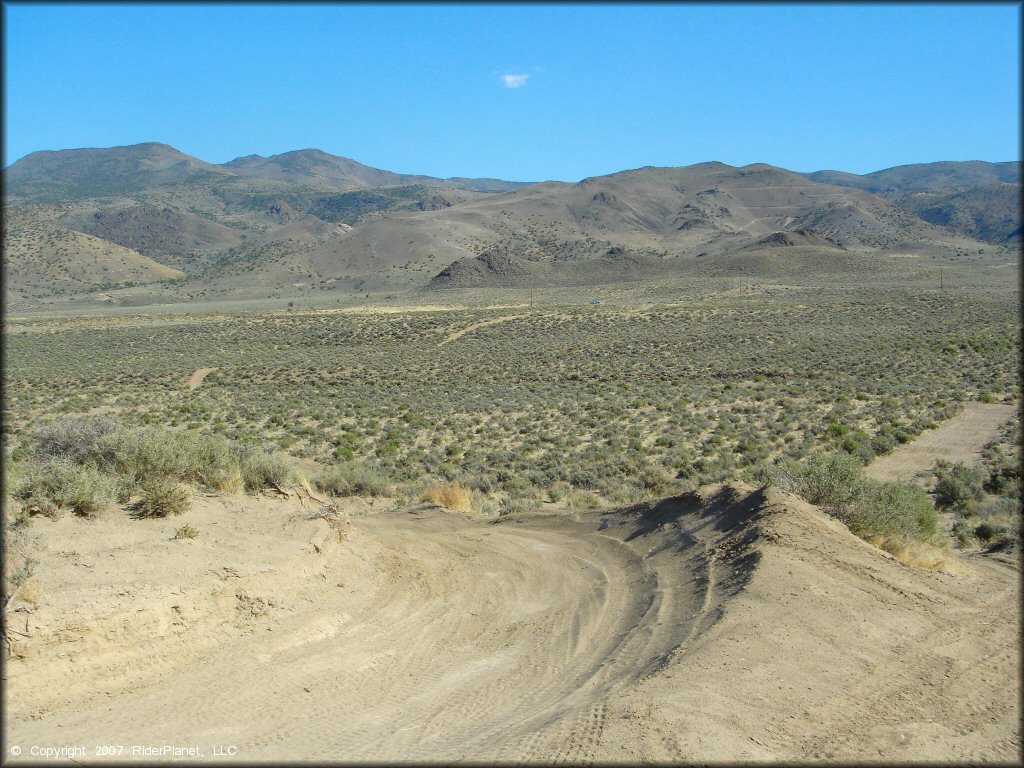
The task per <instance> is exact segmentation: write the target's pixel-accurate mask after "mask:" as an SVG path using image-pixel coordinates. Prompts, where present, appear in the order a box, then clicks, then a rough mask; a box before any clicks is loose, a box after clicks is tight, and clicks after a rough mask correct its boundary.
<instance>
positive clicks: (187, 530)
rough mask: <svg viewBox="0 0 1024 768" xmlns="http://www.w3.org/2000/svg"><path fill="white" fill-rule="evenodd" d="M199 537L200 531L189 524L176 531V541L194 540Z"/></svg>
mask: <svg viewBox="0 0 1024 768" xmlns="http://www.w3.org/2000/svg"><path fill="white" fill-rule="evenodd" d="M198 535H199V531H198V530H197V529H196V528H193V527H192V526H191V525H189V524H188V523H185V524H184V525H183V526H181V527H180V528H175V529H174V538H176V539H194V538H195V537H196V536H198Z"/></svg>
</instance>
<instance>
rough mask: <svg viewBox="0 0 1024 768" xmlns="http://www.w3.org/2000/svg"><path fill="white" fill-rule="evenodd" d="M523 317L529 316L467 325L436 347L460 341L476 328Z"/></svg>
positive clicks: (507, 316) (513, 316)
mask: <svg viewBox="0 0 1024 768" xmlns="http://www.w3.org/2000/svg"><path fill="white" fill-rule="evenodd" d="M523 317H529V315H506V316H504V317H496V318H494V319H493V320H481V321H480V322H478V323H473V324H472V325H467V326H466V327H465V328H462V329H461V330H458V331H455V332H454V333H450V334H448V335H447V336H445V337H444V338H443V339H441V341H439V342H438V343H437V346H438V347H443V346H444V345H445V344H451V343H452V342H453V341H455V340H457V339H461V338H462V337H463V336H465V335H466V334H467V333H472V332H473V331H475V330H477V329H478V328H485V327H486V326H488V325H498V324H499V323H507V322H508V321H509V320H519V319H520V318H523Z"/></svg>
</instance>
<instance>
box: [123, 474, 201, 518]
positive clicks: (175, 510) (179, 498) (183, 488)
mask: <svg viewBox="0 0 1024 768" xmlns="http://www.w3.org/2000/svg"><path fill="white" fill-rule="evenodd" d="M191 508H192V489H191V488H189V486H188V485H186V484H185V483H182V482H179V481H177V480H175V479H173V478H169V477H163V478H155V479H152V480H147V481H146V482H145V483H143V486H142V499H141V500H140V501H139V503H138V505H137V507H136V514H137V515H138V516H139V517H171V516H172V515H181V514H184V513H185V512H188V511H189V510H190V509H191Z"/></svg>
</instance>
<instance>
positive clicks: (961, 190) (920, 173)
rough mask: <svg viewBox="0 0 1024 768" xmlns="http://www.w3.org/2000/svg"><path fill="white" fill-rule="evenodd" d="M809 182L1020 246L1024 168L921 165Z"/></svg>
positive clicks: (821, 175) (819, 174)
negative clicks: (872, 197) (870, 195)
mask: <svg viewBox="0 0 1024 768" xmlns="http://www.w3.org/2000/svg"><path fill="white" fill-rule="evenodd" d="M804 176H806V177H807V178H808V179H811V180H812V181H817V182H821V183H825V184H832V185H835V186H840V187H852V188H855V189H862V190H864V191H867V192H871V193H873V194H877V195H880V196H882V197H885V198H886V199H888V200H891V201H892V202H894V203H896V204H897V205H899V206H900V207H902V208H904V209H906V210H907V211H910V212H911V213H913V214H915V215H916V216H918V217H920V218H921V219H923V220H924V221H927V222H929V223H932V224H936V225H939V226H943V227H948V228H949V229H951V230H953V231H955V232H958V233H961V234H965V235H967V236H969V237H972V238H976V239H978V240H982V241H984V242H987V243H996V244H1011V245H1012V244H1019V242H1020V228H1021V179H1020V163H986V162H982V161H969V162H962V163H954V162H940V163H921V164H916V165H901V166H897V167H895V168H888V169H886V170H883V171H876V172H874V173H868V174H864V175H863V176H858V175H856V174H852V173H843V172H841V171H816V172H814V173H808V174H804Z"/></svg>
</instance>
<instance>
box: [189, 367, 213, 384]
mask: <svg viewBox="0 0 1024 768" xmlns="http://www.w3.org/2000/svg"><path fill="white" fill-rule="evenodd" d="M216 370H217V369H216V368H200V369H199V370H197V371H193V372H192V375H191V376H189V377H188V388H189V389H198V388H199V385H200V384H202V383H203V379H205V378H206V377H207V376H209V375H210V374H211V373H213V372H214V371H216Z"/></svg>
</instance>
